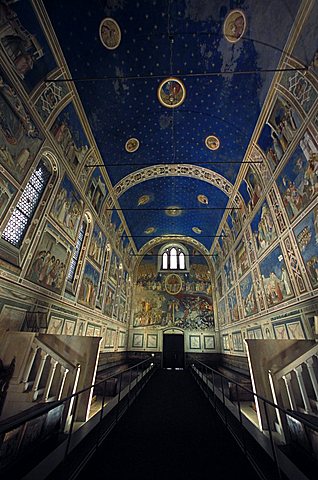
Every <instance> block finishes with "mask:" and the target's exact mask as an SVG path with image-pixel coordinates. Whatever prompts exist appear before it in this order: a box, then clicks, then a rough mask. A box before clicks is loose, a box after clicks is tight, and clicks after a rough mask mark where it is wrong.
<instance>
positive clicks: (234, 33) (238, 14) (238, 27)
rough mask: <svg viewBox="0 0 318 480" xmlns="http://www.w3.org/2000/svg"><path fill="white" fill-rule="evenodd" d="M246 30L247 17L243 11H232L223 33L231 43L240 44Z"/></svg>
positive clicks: (225, 22) (226, 20) (227, 18)
mask: <svg viewBox="0 0 318 480" xmlns="http://www.w3.org/2000/svg"><path fill="white" fill-rule="evenodd" d="M245 30H246V17H245V15H244V13H243V12H242V11H241V10H232V11H231V12H230V13H229V14H228V16H227V17H226V19H225V21H224V25H223V32H224V36H225V38H226V40H227V41H228V42H230V43H236V42H238V41H239V40H240V39H241V38H242V37H243V35H244V33H245Z"/></svg>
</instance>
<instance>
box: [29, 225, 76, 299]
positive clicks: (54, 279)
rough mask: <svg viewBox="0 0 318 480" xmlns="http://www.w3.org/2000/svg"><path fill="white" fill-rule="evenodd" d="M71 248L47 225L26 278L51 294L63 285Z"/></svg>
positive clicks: (61, 288) (58, 290) (58, 291)
mask: <svg viewBox="0 0 318 480" xmlns="http://www.w3.org/2000/svg"><path fill="white" fill-rule="evenodd" d="M71 253H72V247H71V246H70V245H69V244H67V243H66V242H65V240H64V239H63V238H62V237H61V235H60V234H59V233H58V232H57V231H56V230H55V229H54V228H53V227H52V226H51V225H50V224H48V225H47V227H46V229H45V230H44V232H43V234H42V237H41V240H40V242H39V245H38V247H37V249H36V251H35V254H34V256H33V259H32V262H31V265H30V267H29V270H28V273H27V276H26V278H28V280H31V282H34V283H37V284H38V285H41V286H42V287H45V288H48V289H49V290H51V291H52V292H55V293H61V292H62V290H63V287H64V284H65V279H66V275H67V268H68V263H69V259H70V255H71Z"/></svg>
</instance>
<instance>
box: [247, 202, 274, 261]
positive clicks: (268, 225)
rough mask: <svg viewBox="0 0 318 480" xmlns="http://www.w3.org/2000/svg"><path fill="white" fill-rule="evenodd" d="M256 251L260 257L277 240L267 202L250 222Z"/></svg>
mask: <svg viewBox="0 0 318 480" xmlns="http://www.w3.org/2000/svg"><path fill="white" fill-rule="evenodd" d="M251 227H252V232H253V237H254V240H255V245H256V250H257V253H258V255H260V254H261V253H262V252H263V251H264V250H266V248H268V247H269V246H270V245H271V243H273V241H274V240H275V239H276V238H277V234H276V229H275V225H274V222H273V217H272V215H271V213H270V210H269V207H268V204H267V202H264V203H263V205H262V206H261V208H260V209H259V211H258V212H257V214H256V215H255V217H254V218H253V220H252V221H251Z"/></svg>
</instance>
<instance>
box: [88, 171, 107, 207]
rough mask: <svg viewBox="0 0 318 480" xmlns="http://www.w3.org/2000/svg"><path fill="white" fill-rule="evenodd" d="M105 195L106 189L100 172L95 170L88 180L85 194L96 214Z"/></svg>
mask: <svg viewBox="0 0 318 480" xmlns="http://www.w3.org/2000/svg"><path fill="white" fill-rule="evenodd" d="M107 193H108V189H107V187H106V184H105V180H104V179H103V177H102V174H101V171H100V169H99V168H95V169H94V171H93V173H92V175H91V178H90V180H89V184H88V188H87V192H86V194H87V197H88V198H89V200H90V201H91V203H92V205H93V207H94V208H95V210H96V212H97V213H100V211H101V208H102V206H103V203H104V200H105V198H106V197H107Z"/></svg>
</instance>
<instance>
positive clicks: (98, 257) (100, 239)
mask: <svg viewBox="0 0 318 480" xmlns="http://www.w3.org/2000/svg"><path fill="white" fill-rule="evenodd" d="M105 246H106V237H105V235H104V233H103V232H102V231H101V229H100V227H99V226H98V224H97V223H95V225H94V228H93V232H92V238H91V241H90V244H89V247H88V256H89V257H90V259H91V260H94V262H95V263H97V265H101V264H102V262H103V258H104V251H105Z"/></svg>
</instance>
